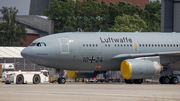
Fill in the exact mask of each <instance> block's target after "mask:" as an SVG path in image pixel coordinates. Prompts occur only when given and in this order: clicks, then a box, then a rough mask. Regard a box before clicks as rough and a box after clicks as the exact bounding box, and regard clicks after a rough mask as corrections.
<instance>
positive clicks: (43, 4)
mask: <svg viewBox="0 0 180 101" xmlns="http://www.w3.org/2000/svg"><path fill="white" fill-rule="evenodd" d="M51 2H54V0H31V3H30V9H29V15H44V14H45V9H49V8H50V3H51Z"/></svg>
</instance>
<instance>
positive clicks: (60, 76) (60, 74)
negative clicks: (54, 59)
mask: <svg viewBox="0 0 180 101" xmlns="http://www.w3.org/2000/svg"><path fill="white" fill-rule="evenodd" d="M56 72H57V74H58V84H65V83H66V79H65V78H64V70H60V69H56Z"/></svg>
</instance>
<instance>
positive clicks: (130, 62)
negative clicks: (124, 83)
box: [120, 59, 163, 79]
mask: <svg viewBox="0 0 180 101" xmlns="http://www.w3.org/2000/svg"><path fill="white" fill-rule="evenodd" d="M120 70H121V74H122V76H123V77H124V78H125V79H143V78H150V77H152V75H154V74H160V73H161V72H162V71H163V67H162V66H161V64H160V63H158V62H156V61H155V62H152V61H150V60H139V59H127V60H124V61H123V62H122V63H121V67H120Z"/></svg>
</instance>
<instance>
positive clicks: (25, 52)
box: [21, 47, 31, 59]
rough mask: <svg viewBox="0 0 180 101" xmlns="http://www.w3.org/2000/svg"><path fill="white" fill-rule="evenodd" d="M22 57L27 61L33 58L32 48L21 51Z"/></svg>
mask: <svg viewBox="0 0 180 101" xmlns="http://www.w3.org/2000/svg"><path fill="white" fill-rule="evenodd" d="M21 56H22V57H24V58H25V59H29V58H30V56H31V50H30V48H29V47H27V48H25V49H23V50H22V51H21Z"/></svg>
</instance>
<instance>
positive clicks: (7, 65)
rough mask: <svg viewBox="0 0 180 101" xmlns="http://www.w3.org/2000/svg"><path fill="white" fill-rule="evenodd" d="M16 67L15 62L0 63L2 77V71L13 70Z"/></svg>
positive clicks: (0, 75)
mask: <svg viewBox="0 0 180 101" xmlns="http://www.w3.org/2000/svg"><path fill="white" fill-rule="evenodd" d="M14 69H15V68H14V64H13V63H1V64H0V78H1V77H2V73H3V72H4V71H13V70H14Z"/></svg>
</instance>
